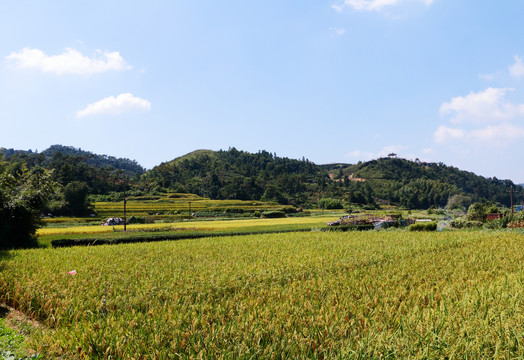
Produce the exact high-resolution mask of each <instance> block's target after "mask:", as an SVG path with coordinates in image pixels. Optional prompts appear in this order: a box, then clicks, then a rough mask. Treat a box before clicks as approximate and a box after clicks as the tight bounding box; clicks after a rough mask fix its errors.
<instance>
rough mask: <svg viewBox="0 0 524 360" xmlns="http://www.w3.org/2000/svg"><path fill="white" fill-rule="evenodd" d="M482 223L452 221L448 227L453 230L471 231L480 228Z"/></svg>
mask: <svg viewBox="0 0 524 360" xmlns="http://www.w3.org/2000/svg"><path fill="white" fill-rule="evenodd" d="M482 224H483V223H482V221H475V220H461V219H457V220H453V221H452V222H451V223H450V225H451V227H452V228H455V229H473V228H480V227H482Z"/></svg>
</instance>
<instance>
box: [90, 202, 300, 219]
mask: <svg viewBox="0 0 524 360" xmlns="http://www.w3.org/2000/svg"><path fill="white" fill-rule="evenodd" d="M94 206H95V211H96V212H97V214H98V216H99V217H101V218H107V217H112V216H122V215H123V213H124V203H123V202H95V203H94ZM286 208H290V207H289V206H283V205H278V204H273V203H267V202H261V201H242V200H210V199H205V198H199V197H193V198H175V199H171V198H161V199H158V200H130V201H128V202H127V214H128V216H131V215H134V216H148V215H154V214H161V215H174V214H180V213H185V214H187V213H188V211H189V210H190V209H191V212H209V213H211V212H228V211H232V212H235V211H237V212H238V211H245V212H254V211H271V210H284V209H286Z"/></svg>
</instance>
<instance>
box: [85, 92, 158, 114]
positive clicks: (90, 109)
mask: <svg viewBox="0 0 524 360" xmlns="http://www.w3.org/2000/svg"><path fill="white" fill-rule="evenodd" d="M150 109H151V103H150V102H149V101H147V100H144V99H141V98H139V97H136V96H133V95H132V94H130V93H126V94H120V95H118V96H117V97H114V96H110V97H107V98H105V99H102V100H100V101H97V102H95V103H92V104H89V105H88V106H87V107H86V108H85V109H83V110H80V111H77V113H76V116H77V117H79V118H80V117H84V116H90V115H119V114H122V113H124V112H127V111H130V110H150Z"/></svg>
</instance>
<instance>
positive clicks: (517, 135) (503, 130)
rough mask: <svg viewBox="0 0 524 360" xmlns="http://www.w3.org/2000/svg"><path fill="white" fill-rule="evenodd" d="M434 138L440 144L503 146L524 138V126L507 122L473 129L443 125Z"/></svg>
mask: <svg viewBox="0 0 524 360" xmlns="http://www.w3.org/2000/svg"><path fill="white" fill-rule="evenodd" d="M433 138H434V140H435V142H436V143H439V144H447V143H462V144H464V143H477V144H482V146H483V147H501V146H506V145H509V144H510V143H512V142H513V141H515V140H517V139H524V128H523V127H520V126H516V125H513V124H511V123H507V122H506V123H502V124H498V125H488V126H486V127H483V128H480V129H473V130H467V129H459V128H450V127H447V126H445V125H441V126H439V128H438V129H437V131H435V133H434V134H433Z"/></svg>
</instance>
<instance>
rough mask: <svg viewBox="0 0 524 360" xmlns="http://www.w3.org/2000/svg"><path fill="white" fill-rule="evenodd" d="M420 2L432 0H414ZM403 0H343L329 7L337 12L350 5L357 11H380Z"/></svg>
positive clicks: (430, 2) (427, 2)
mask: <svg viewBox="0 0 524 360" xmlns="http://www.w3.org/2000/svg"><path fill="white" fill-rule="evenodd" d="M414 1H417V2H422V3H423V4H425V5H426V6H429V5H431V4H432V3H433V1H434V0H414ZM402 2H405V1H404V0H343V1H342V3H338V4H333V5H331V7H332V8H333V9H335V10H336V11H337V12H342V11H343V10H344V9H345V8H347V7H350V8H353V9H354V10H357V11H381V10H382V9H383V8H384V7H386V6H393V5H398V4H400V3H402Z"/></svg>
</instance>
